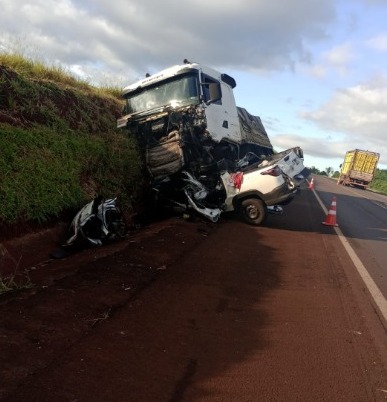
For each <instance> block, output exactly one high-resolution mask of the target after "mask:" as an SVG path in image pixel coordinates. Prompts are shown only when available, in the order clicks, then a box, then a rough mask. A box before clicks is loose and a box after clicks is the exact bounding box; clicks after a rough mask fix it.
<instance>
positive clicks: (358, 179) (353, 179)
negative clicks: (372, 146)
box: [337, 149, 380, 189]
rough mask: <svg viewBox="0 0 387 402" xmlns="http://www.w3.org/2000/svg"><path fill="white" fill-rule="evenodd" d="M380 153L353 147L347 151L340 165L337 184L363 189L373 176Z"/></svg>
mask: <svg viewBox="0 0 387 402" xmlns="http://www.w3.org/2000/svg"><path fill="white" fill-rule="evenodd" d="M379 157H380V155H379V154H378V153H376V152H371V151H363V150H361V149H354V150H352V151H347V152H346V154H345V157H344V162H343V163H342V164H341V165H340V167H341V171H340V176H339V178H338V180H337V184H342V185H344V186H349V185H352V186H355V187H361V188H363V189H365V188H367V187H368V185H369V184H370V183H371V181H372V180H373V178H374V175H375V171H376V167H377V165H378V161H379Z"/></svg>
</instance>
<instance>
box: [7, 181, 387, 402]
mask: <svg viewBox="0 0 387 402" xmlns="http://www.w3.org/2000/svg"><path fill="white" fill-rule="evenodd" d="M316 188H317V192H318V194H320V195H321V197H322V198H323V199H324V200H325V203H326V205H327V207H329V204H330V202H331V197H332V195H333V194H336V193H337V197H338V208H337V209H338V215H337V220H338V222H339V225H340V227H343V230H345V231H346V230H347V227H348V230H351V227H352V226H353V224H354V222H355V221H356V220H357V219H360V218H357V217H356V216H352V214H349V215H347V214H348V212H345V211H343V207H344V205H345V204H344V203H345V202H347V204H348V205H352V204H354V203H353V201H351V200H350V198H356V197H354V196H350V195H347V194H346V193H345V192H344V190H343V189H341V188H337V187H333V188H334V189H333V188H331V185H330V184H329V183H328V182H326V183H325V182H324V181H321V183H320V180H318V181H317V183H316ZM341 191H343V193H341ZM346 199H348V200H347V201H344V200H346ZM359 202H363V201H361V200H359ZM354 205H356V204H354ZM361 205H362V204H361ZM346 208H348V206H347V207H346ZM324 219H325V213H324V211H323V210H322V209H321V207H320V205H319V203H318V202H317V200H316V197H315V195H314V192H313V191H311V190H309V189H308V188H303V189H302V190H301V191H300V194H298V196H297V198H296V199H295V200H294V202H293V203H291V204H290V205H288V206H286V207H285V213H284V214H283V215H270V216H269V219H268V220H267V222H266V224H265V225H264V226H263V227H253V226H248V225H246V224H244V223H242V222H240V221H239V220H237V219H235V218H234V217H233V216H229V217H225V218H223V219H222V221H221V222H219V224H216V225H213V224H206V223H203V222H184V221H183V220H181V219H171V220H170V221H167V222H160V223H157V224H154V225H151V227H149V228H147V229H145V230H144V231H143V232H141V233H138V234H134V235H133V236H131V237H129V238H128V239H126V240H125V241H123V242H121V243H120V244H117V245H112V247H106V248H105V249H103V250H102V249H101V250H99V251H98V252H97V251H87V252H85V253H81V254H79V255H74V256H71V257H69V258H68V259H66V260H63V261H52V262H50V264H48V265H44V266H41V267H39V266H37V267H36V269H35V270H33V271H31V275H32V277H31V279H32V280H33V281H34V282H35V283H39V286H37V287H36V288H35V289H34V291H33V292H31V293H28V292H27V293H23V295H22V296H15V297H11V298H9V299H7V300H6V301H3V302H2V303H0V314H1V316H2V327H0V391H3V392H0V400H1V401H7V402H10V401H39V402H44V401H50V402H52V401H55V402H56V401H59V402H62V401H74V402H75V401H79V402H80V401H94V402H96V401H101V402H102V401H104V402H105V401H114V402H116V401H119V402H120V401H122V402H126V401H136V402H138V401H140V402H141V401H143V402H148V401H149V402H158V401H160V402H180V401H188V402H190V401H195V402H202V401H211V402H214V401H215V402H217V401H219V402H220V401H227V402H234V401H238V402H239V401H241V402H247V401H253V402H255V401H265V402H266V401H308V402H309V401H329V402H330V401H345V402H348V401H351V402H353V401H359V402H365V401H367V402H368V401H384V400H387V347H386V345H387V335H386V322H385V321H384V320H383V319H382V318H381V316H380V314H379V313H378V310H377V308H376V307H375V304H374V302H373V300H372V298H370V294H369V292H368V291H367V289H366V287H365V285H364V283H363V281H362V279H361V278H360V276H359V275H358V273H357V271H356V269H355V267H354V265H353V263H352V261H351V259H350V258H349V256H348V254H347V253H346V252H345V250H344V249H343V246H342V244H341V242H340V241H339V240H338V238H337V235H336V233H335V231H334V229H333V228H332V227H328V226H324V225H322V221H324ZM364 222H369V221H368V220H365V221H364ZM350 223H351V225H350ZM371 226H372V227H371ZM375 227H376V226H375V222H373V221H372V222H371V223H369V225H368V226H367V228H368V229H367V230H366V232H363V235H362V237H361V236H360V237H359V239H358V238H357V237H355V233H354V232H348V233H353V234H352V236H353V237H352V240H353V241H357V242H359V243H362V246H363V243H364V244H367V243H368V241H369V240H370V238H371V235H370V234H367V233H370V231H372V230H373V231H374V234H375V235H376V234H377V233H379V236H381V237H382V236H383V231H380V230H379V231H378V230H375ZM352 230H353V229H352ZM367 231H368V232H367ZM352 240H351V241H352ZM381 241H382V240H380V239H379V240H378V241H377V242H381ZM365 248H366V246H365V245H364V249H365ZM364 261H365V262H366V260H364ZM134 273H135V275H134ZM145 273H146V275H148V276H149V277H146V276H145ZM140 274H141V275H140ZM139 277H141V278H142V279H141V284H140V282H139V280H138V278H139ZM134 289H135V291H133V290H134ZM132 291H133V293H131V292H132ZM1 386H3V390H2V389H1Z"/></svg>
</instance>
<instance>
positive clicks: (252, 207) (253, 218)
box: [239, 198, 266, 226]
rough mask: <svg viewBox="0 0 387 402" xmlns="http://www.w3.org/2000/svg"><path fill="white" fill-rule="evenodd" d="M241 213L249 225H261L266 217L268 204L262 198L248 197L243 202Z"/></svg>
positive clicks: (240, 208) (240, 207)
mask: <svg viewBox="0 0 387 402" xmlns="http://www.w3.org/2000/svg"><path fill="white" fill-rule="evenodd" d="M239 213H240V215H241V217H242V219H243V220H244V221H245V222H246V223H248V224H249V225H255V226H259V225H261V224H262V223H263V222H264V220H265V218H266V206H265V204H264V203H263V201H262V200H258V199H257V198H247V199H246V200H243V201H242V202H241V204H240V206H239Z"/></svg>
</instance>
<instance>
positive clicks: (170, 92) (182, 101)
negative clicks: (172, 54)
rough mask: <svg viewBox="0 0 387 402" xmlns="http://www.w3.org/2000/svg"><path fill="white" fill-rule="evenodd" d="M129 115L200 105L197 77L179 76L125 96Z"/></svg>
mask: <svg viewBox="0 0 387 402" xmlns="http://www.w3.org/2000/svg"><path fill="white" fill-rule="evenodd" d="M125 98H126V102H127V110H126V113H127V114H132V113H141V112H145V111H147V110H152V109H155V108H158V107H163V106H172V107H176V106H184V105H190V104H197V103H199V89H198V80H197V75H192V74H191V75H185V76H178V77H174V78H172V79H169V80H168V81H163V82H158V83H156V84H155V85H153V86H148V87H145V88H142V89H141V90H140V92H134V93H129V94H128V95H126V96H125Z"/></svg>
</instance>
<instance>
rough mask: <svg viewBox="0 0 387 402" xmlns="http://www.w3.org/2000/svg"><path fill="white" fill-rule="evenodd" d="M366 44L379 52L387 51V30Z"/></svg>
mask: <svg viewBox="0 0 387 402" xmlns="http://www.w3.org/2000/svg"><path fill="white" fill-rule="evenodd" d="M366 45H368V46H369V47H371V48H372V49H375V50H377V51H379V52H387V32H384V33H382V34H380V35H378V36H375V37H374V38H371V39H369V40H368V41H366Z"/></svg>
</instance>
